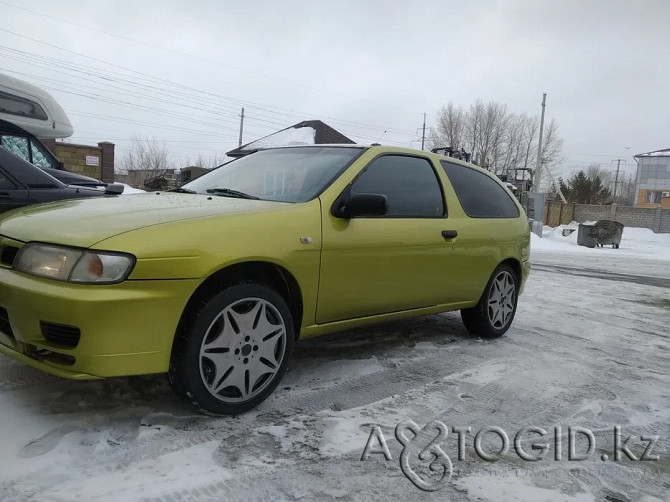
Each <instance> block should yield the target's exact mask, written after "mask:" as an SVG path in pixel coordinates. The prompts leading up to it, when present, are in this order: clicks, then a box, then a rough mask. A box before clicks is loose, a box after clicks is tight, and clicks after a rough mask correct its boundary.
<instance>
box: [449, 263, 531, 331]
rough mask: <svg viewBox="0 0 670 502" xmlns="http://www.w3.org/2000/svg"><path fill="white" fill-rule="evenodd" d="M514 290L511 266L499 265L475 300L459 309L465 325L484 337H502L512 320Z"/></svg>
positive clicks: (469, 329) (514, 280) (513, 273)
mask: <svg viewBox="0 0 670 502" xmlns="http://www.w3.org/2000/svg"><path fill="white" fill-rule="evenodd" d="M518 289H519V285H518V279H517V275H516V273H515V272H514V270H513V269H512V267H510V266H509V265H507V264H502V265H499V266H498V268H496V269H495V270H494V272H493V274H492V275H491V278H490V279H489V282H488V284H487V285H486V289H484V293H483V294H482V296H481V298H480V299H479V303H477V305H475V306H474V307H472V308H469V309H463V310H461V319H463V324H464V325H465V328H466V329H467V330H468V331H469V332H470V333H472V334H474V335H478V336H481V337H484V338H497V337H499V336H502V335H503V334H504V333H505V332H506V331H507V330H508V329H509V327H510V325H511V324H512V320H513V319H514V314H515V313H516V305H517V299H518Z"/></svg>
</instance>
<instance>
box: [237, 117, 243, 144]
mask: <svg viewBox="0 0 670 502" xmlns="http://www.w3.org/2000/svg"><path fill="white" fill-rule="evenodd" d="M243 130H244V108H242V114H241V115H240V141H239V143H238V144H237V147H238V148H239V147H241V146H242V131H243Z"/></svg>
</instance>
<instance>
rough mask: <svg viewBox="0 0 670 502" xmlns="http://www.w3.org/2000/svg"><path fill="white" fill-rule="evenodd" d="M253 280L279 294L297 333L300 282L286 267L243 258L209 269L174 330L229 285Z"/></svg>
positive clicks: (299, 310) (301, 304) (300, 320)
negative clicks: (209, 273)
mask: <svg viewBox="0 0 670 502" xmlns="http://www.w3.org/2000/svg"><path fill="white" fill-rule="evenodd" d="M246 283H255V284H261V285H264V286H268V287H270V288H272V289H273V290H275V291H276V292H277V293H278V294H280V295H281V296H282V297H283V298H284V300H286V303H287V304H288V307H289V310H290V311H291V315H292V316H293V326H294V329H295V337H296V338H298V336H299V335H300V326H301V324H302V317H303V301H302V292H301V290H300V285H299V284H298V281H297V280H296V278H295V277H294V276H293V274H291V272H289V271H288V270H287V269H286V268H284V267H282V266H281V265H278V264H276V263H272V262H268V261H260V260H255V261H246V262H239V263H234V264H231V265H227V266H225V267H224V268H221V269H219V270H217V271H216V272H214V273H212V274H211V275H210V276H209V277H207V279H205V280H204V281H203V282H202V283H201V284H200V285H199V286H198V287H197V288H196V290H195V291H194V292H193V294H192V295H191V297H190V298H189V300H188V302H187V303H186V306H185V307H184V310H183V311H182V314H181V317H180V319H179V325H178V328H177V333H180V332H182V331H183V328H184V327H185V325H187V324H188V323H189V322H191V321H192V316H193V315H194V314H195V312H197V311H198V309H199V308H200V306H201V305H202V304H203V303H204V302H206V301H208V300H209V299H210V298H212V297H213V296H214V295H216V294H217V293H219V292H221V291H222V290H223V289H225V288H226V287H228V286H233V285H235V284H246Z"/></svg>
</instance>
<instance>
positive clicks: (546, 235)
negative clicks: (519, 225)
mask: <svg viewBox="0 0 670 502" xmlns="http://www.w3.org/2000/svg"><path fill="white" fill-rule="evenodd" d="M587 223H592V222H587ZM578 226H579V224H578V223H575V222H573V223H570V224H569V225H560V226H558V227H556V228H551V227H548V226H545V227H544V230H543V232H542V237H540V236H538V235H535V234H531V239H532V243H531V248H532V250H533V252H540V253H542V252H545V251H548V252H551V253H555V252H557V253H580V254H585V255H590V256H598V257H603V256H607V255H610V254H611V255H616V256H626V257H639V258H652V259H661V260H664V259H670V234H657V233H654V232H653V231H652V230H649V229H648V228H632V227H624V229H623V235H622V237H621V243H620V245H619V249H613V248H612V246H605V247H602V248H600V247H598V248H587V247H584V246H579V245H578V244H577V229H578ZM566 229H568V230H573V232H572V233H570V234H569V235H567V236H564V235H563V231H564V230H566Z"/></svg>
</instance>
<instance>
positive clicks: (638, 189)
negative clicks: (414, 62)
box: [635, 148, 670, 208]
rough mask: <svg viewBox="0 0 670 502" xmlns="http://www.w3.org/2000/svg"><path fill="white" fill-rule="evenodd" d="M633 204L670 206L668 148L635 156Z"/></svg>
mask: <svg viewBox="0 0 670 502" xmlns="http://www.w3.org/2000/svg"><path fill="white" fill-rule="evenodd" d="M635 160H636V161H637V176H636V184H635V205H636V206H639V207H667V208H670V148H666V149H665V150H657V151H655V152H648V153H640V154H638V155H636V156H635Z"/></svg>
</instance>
